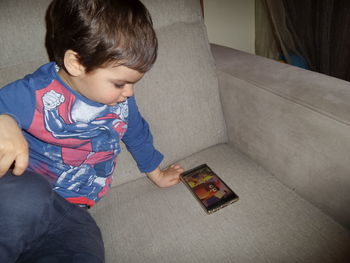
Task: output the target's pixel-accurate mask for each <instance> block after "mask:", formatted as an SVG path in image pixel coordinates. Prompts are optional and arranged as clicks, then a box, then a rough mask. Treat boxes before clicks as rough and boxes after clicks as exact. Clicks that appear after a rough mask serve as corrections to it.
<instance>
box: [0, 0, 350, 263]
mask: <svg viewBox="0 0 350 263" xmlns="http://www.w3.org/2000/svg"><path fill="white" fill-rule="evenodd" d="M142 1H143V2H144V4H145V5H146V6H147V8H148V9H149V10H150V12H151V14H152V17H153V21H154V26H155V29H156V32H157V34H158V38H159V56H158V60H157V62H156V63H155V65H154V67H153V68H152V70H151V71H150V72H149V73H147V74H146V75H145V77H144V78H143V79H142V81H141V82H140V83H138V84H137V85H136V87H135V96H136V99H137V101H138V105H139V108H140V111H141V112H142V113H143V116H144V118H145V119H147V121H148V122H149V124H150V127H151V131H152V133H153V136H154V143H155V146H156V147H157V148H158V149H159V150H160V151H161V152H162V153H163V154H164V156H165V159H164V161H163V163H162V167H166V166H168V165H170V164H172V163H179V164H181V165H182V166H183V167H184V168H185V169H186V170H187V169H191V168H193V167H195V166H198V165H200V164H203V163H206V164H208V165H209V166H210V167H211V168H212V169H213V170H214V171H215V172H216V173H217V174H218V175H219V176H220V177H221V178H222V179H223V180H224V181H225V182H226V183H227V184H228V185H229V186H230V187H231V188H232V189H233V190H234V191H235V192H236V193H237V194H238V195H239V197H240V199H239V201H238V202H236V203H234V204H231V205H229V206H227V207H225V208H223V209H221V210H219V211H217V212H215V213H213V214H211V215H207V214H206V213H205V212H204V210H203V209H202V208H201V206H200V205H199V203H198V202H197V201H196V200H195V199H194V197H193V196H192V194H191V193H190V192H189V191H188V189H187V188H186V187H185V186H184V185H183V183H179V184H177V185H176V186H173V187H171V188H159V187H157V186H156V185H154V184H153V183H151V181H150V180H149V179H148V178H147V176H145V175H144V174H141V173H140V172H139V171H138V169H137V167H136V164H135V162H134V160H133V159H132V157H131V156H130V155H129V153H128V152H127V150H126V149H125V147H124V146H123V151H122V154H121V155H120V156H119V157H118V161H117V168H116V171H115V174H114V183H113V187H112V189H111V190H110V191H109V193H108V194H107V195H106V197H104V198H103V199H102V200H101V201H100V202H99V203H98V204H97V205H95V206H94V207H93V208H91V209H90V210H89V211H90V212H91V214H92V215H93V217H94V218H95V219H96V221H97V223H98V225H99V226H100V228H101V231H102V234H103V238H104V242H105V249H106V262H109V263H114V262H122V263H129V262H130V263H133V262H160V263H168V262H169V263H170V262H176V263H181V262H191V263H195V262H236V263H246V262H252V263H255V262H272V263H275V262H276V263H280V262H291V263H294V262H318V263H319V262H322V263H325V262H329V263H337V262H344V263H345V262H350V231H349V229H350V114H349V113H350V83H348V82H346V81H342V80H339V79H336V78H332V77H329V76H326V75H322V74H319V73H315V72H311V71H307V70H303V69H300V68H297V67H293V66H290V65H287V64H282V63H280V62H275V61H272V60H269V59H266V58H263V57H258V56H255V55H252V54H248V53H245V52H242V51H238V50H234V49H231V48H227V47H223V46H219V45H214V44H211V45H210V44H209V42H208V37H207V33H206V28H205V25H204V23H203V18H202V14H201V8H200V3H199V0H142ZM49 2H50V1H49V0H1V1H0V86H1V87H2V86H4V85H5V84H6V83H9V82H10V81H13V80H16V79H18V78H21V77H23V76H24V75H25V74H27V73H31V72H33V71H34V70H35V69H36V68H37V67H38V66H40V65H41V64H43V63H46V62H47V61H48V56H47V51H46V49H45V19H44V17H45V11H46V9H47V6H48V4H49ZM237 37H239V36H237ZM18 106H19V107H20V105H18ZM3 201H4V200H3Z"/></svg>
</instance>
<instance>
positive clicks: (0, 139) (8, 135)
mask: <svg viewBox="0 0 350 263" xmlns="http://www.w3.org/2000/svg"><path fill="white" fill-rule="evenodd" d="M28 157H29V156H28V144H27V141H26V139H25V138H24V136H23V134H22V130H21V129H20V128H19V127H18V124H17V122H16V120H15V119H14V118H12V117H11V116H9V115H6V114H2V115H0V177H1V176H3V175H4V174H5V173H6V172H7V171H8V169H9V168H10V166H11V165H12V163H13V162H15V168H14V170H13V174H14V175H21V174H22V173H23V172H24V171H25V169H27V166H28Z"/></svg>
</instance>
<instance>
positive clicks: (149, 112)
mask: <svg viewBox="0 0 350 263" xmlns="http://www.w3.org/2000/svg"><path fill="white" fill-rule="evenodd" d="M49 3H50V0H1V1H0V25H1V27H0V36H1V38H0V50H1V52H0V86H3V85H4V84H6V83H8V82H11V81H13V80H16V79H18V78H22V77H23V76H24V75H25V74H28V73H31V72H33V71H34V70H35V69H36V68H37V67H38V66H40V65H41V64H43V63H46V62H47V61H48V58H47V57H48V56H47V53H46V49H45V31H46V30H45V12H46V9H47V7H48V5H49ZM143 3H144V4H145V5H146V7H147V8H148V9H149V11H150V13H151V15H152V18H153V22H154V26H155V29H156V32H157V35H158V39H159V54H158V60H157V62H156V63H155V65H154V67H153V68H152V70H151V71H150V72H149V73H147V74H146V75H145V77H144V78H143V79H142V81H140V83H138V84H137V85H136V87H135V94H136V99H137V102H138V105H139V108H140V110H141V112H142V114H143V116H144V117H145V119H146V120H147V121H148V122H149V123H150V126H151V131H152V133H153V135H154V142H155V145H156V147H157V148H158V149H159V150H160V151H161V152H162V153H163V154H164V155H165V157H166V159H165V162H164V163H163V164H164V165H167V164H170V163H173V162H175V161H177V160H179V159H182V158H184V157H186V156H189V155H191V154H193V153H195V152H197V151H199V150H201V149H204V148H207V147H210V146H212V145H215V144H217V143H222V142H225V141H226V140H227V139H226V128H225V123H224V119H223V114H222V110H221V103H220V98H219V92H218V84H217V78H216V73H215V68H214V62H213V59H212V56H211V53H210V48H209V43H208V38H207V35H206V30H205V26H204V23H203V20H202V16H201V11H200V5H199V0H143ZM124 148H125V147H124ZM116 171H117V174H118V176H117V178H116V179H117V180H115V182H116V183H117V184H121V183H124V182H127V181H129V180H133V179H136V178H138V177H140V176H142V175H141V174H140V173H139V172H138V170H137V168H136V166H135V164H134V161H133V160H132V158H131V157H130V155H129V154H128V153H126V151H125V149H124V151H123V153H122V154H121V155H120V156H119V158H118V165H117V170H116Z"/></svg>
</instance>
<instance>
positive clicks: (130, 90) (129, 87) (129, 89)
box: [122, 84, 134, 97]
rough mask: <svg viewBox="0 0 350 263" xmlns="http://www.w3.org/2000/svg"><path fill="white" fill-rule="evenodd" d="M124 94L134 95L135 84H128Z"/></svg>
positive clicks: (126, 95)
mask: <svg viewBox="0 0 350 263" xmlns="http://www.w3.org/2000/svg"><path fill="white" fill-rule="evenodd" d="M122 95H123V96H124V97H131V96H132V95H134V86H133V85H132V84H126V85H125V87H124V90H123V93H122Z"/></svg>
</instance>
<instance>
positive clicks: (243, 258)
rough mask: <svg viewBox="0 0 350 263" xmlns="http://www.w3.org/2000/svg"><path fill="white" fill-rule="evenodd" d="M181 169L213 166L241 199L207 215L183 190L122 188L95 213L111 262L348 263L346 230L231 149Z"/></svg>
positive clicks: (211, 151)
mask: <svg viewBox="0 0 350 263" xmlns="http://www.w3.org/2000/svg"><path fill="white" fill-rule="evenodd" d="M180 163H181V165H183V166H184V168H185V169H190V168H193V167H195V166H197V165H200V164H202V163H207V164H208V165H209V166H210V168H212V169H213V170H214V171H215V172H216V173H217V174H218V175H219V176H220V177H221V178H222V179H223V180H224V181H225V182H226V183H227V184H228V185H229V186H230V187H231V188H232V189H233V190H234V191H235V192H236V193H237V195H239V198H240V199H239V200H238V201H237V202H236V203H234V204H231V205H229V206H227V207H225V208H223V209H222V210H219V211H217V212H215V213H214V214H211V215H207V214H206V213H205V211H204V210H203V209H202V207H201V206H200V204H199V203H198V202H197V201H196V199H195V198H194V197H193V195H192V194H191V193H190V192H189V191H188V189H187V188H186V186H185V185H183V184H182V183H180V184H179V185H177V186H175V187H173V188H169V189H159V188H158V187H156V186H155V185H153V184H151V183H150V182H149V181H148V180H147V179H146V178H144V179H139V180H136V181H133V182H129V183H127V184H124V185H120V186H117V187H115V188H113V189H112V190H111V191H110V194H109V195H108V196H106V198H104V199H103V201H102V202H100V203H99V205H97V206H95V207H94V208H93V209H92V211H91V212H92V214H93V216H94V218H95V219H96V221H97V223H98V225H99V226H100V227H101V231H102V234H103V237H104V241H105V244H106V261H107V262H111V263H112V262H160V263H161V262H169V263H171V262H174V263H175V262H176V263H177V262H198V263H199V262H204V263H206V262H208V263H209V262H227V263H231V262H240V263H247V262H251V263H256V262H270V263H279V262H285V263H289V262H290V263H295V262H300V263H302V262H305V263H306V262H308V263H310V262H314V263H317V262H325V263H326V262H329V263H334V262H344V263H345V262H347V259H348V258H349V256H350V254H349V251H350V250H349V244H350V234H349V232H348V231H347V230H345V229H344V228H343V227H342V226H340V225H339V224H338V223H336V222H335V221H334V220H333V219H331V218H330V217H328V216H327V215H325V214H323V213H322V212H321V211H320V210H319V209H317V208H315V207H314V206H313V205H311V204H310V203H309V202H307V201H305V200H304V199H302V198H301V197H300V196H298V195H297V194H296V193H295V192H294V191H292V190H291V189H289V188H287V187H286V186H284V185H283V184H282V183H280V182H279V181H277V180H276V179H275V177H274V176H272V175H271V174H270V173H268V172H267V171H266V170H264V169H263V168H262V167H260V166H258V165H256V164H255V163H254V162H252V161H251V160H250V159H248V158H247V157H246V156H245V155H243V154H241V153H240V152H238V151H236V150H234V149H232V148H231V147H230V146H229V145H226V144H221V145H217V146H214V147H210V148H208V149H206V150H203V151H200V152H198V153H196V154H194V155H192V156H190V157H188V158H186V159H184V160H182V161H180ZM111 218H113V220H111ZM120 225H122V226H123V227H119V226H120ZM120 240H123V242H120Z"/></svg>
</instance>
